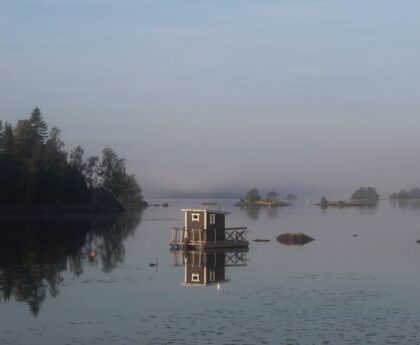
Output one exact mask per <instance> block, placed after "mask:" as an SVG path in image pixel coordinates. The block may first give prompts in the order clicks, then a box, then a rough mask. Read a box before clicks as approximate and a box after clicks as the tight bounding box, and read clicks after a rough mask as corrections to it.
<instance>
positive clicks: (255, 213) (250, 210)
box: [241, 207, 261, 220]
mask: <svg viewBox="0 0 420 345" xmlns="http://www.w3.org/2000/svg"><path fill="white" fill-rule="evenodd" d="M241 209H242V210H245V213H246V215H247V216H248V217H249V218H251V219H252V220H257V219H258V217H259V215H260V211H261V208H260V207H245V208H241Z"/></svg>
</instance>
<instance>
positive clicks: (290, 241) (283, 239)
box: [276, 232, 314, 246]
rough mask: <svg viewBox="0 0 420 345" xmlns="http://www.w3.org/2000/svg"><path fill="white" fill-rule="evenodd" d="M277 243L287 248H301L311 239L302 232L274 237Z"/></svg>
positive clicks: (311, 239)
mask: <svg viewBox="0 0 420 345" xmlns="http://www.w3.org/2000/svg"><path fill="white" fill-rule="evenodd" d="M276 240H277V242H280V243H282V244H285V245H287V246H290V245H292V246H303V245H304V244H306V243H309V242H311V241H313V240H314V239H313V238H312V237H309V236H308V235H305V234H304V233H302V232H288V233H286V234H281V235H279V236H277V237H276Z"/></svg>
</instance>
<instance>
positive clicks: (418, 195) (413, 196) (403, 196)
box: [389, 188, 420, 200]
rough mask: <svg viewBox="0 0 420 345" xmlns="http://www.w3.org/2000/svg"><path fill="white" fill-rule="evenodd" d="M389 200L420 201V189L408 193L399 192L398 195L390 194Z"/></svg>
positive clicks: (404, 191) (413, 189)
mask: <svg viewBox="0 0 420 345" xmlns="http://www.w3.org/2000/svg"><path fill="white" fill-rule="evenodd" d="M389 198H390V199H400V200H403V199H420V189H419V188H412V189H411V190H409V191H406V190H401V191H399V192H398V193H392V194H391V195H390V196H389Z"/></svg>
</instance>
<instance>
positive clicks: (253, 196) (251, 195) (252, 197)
mask: <svg viewBox="0 0 420 345" xmlns="http://www.w3.org/2000/svg"><path fill="white" fill-rule="evenodd" d="M259 200H261V196H260V192H259V191H258V189H256V188H253V189H251V190H249V191H248V192H247V193H246V194H245V201H247V202H250V203H254V202H257V201H259Z"/></svg>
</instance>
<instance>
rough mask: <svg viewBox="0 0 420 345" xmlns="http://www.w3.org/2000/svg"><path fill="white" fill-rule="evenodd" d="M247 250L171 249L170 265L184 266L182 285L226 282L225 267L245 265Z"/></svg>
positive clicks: (205, 284) (206, 284)
mask: <svg viewBox="0 0 420 345" xmlns="http://www.w3.org/2000/svg"><path fill="white" fill-rule="evenodd" d="M246 253H247V250H241V251H226V250H212V251H173V252H171V254H172V266H177V267H181V266H183V268H184V280H183V282H182V285H183V286H208V285H214V284H220V283H225V282H228V281H229V279H227V277H226V270H225V269H226V267H241V266H246Z"/></svg>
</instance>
